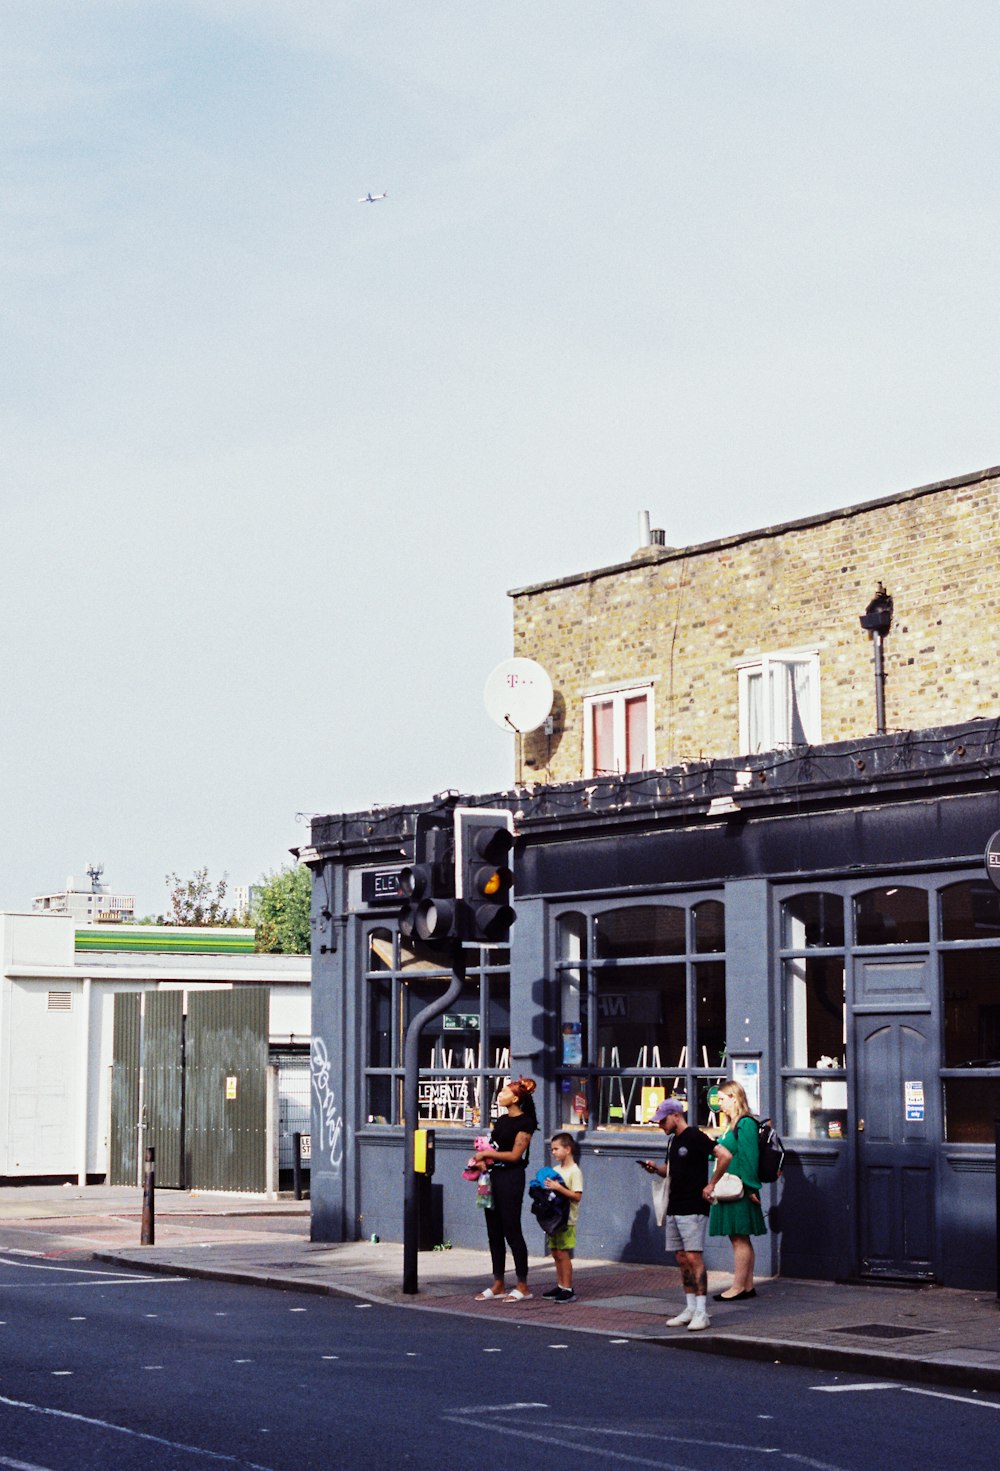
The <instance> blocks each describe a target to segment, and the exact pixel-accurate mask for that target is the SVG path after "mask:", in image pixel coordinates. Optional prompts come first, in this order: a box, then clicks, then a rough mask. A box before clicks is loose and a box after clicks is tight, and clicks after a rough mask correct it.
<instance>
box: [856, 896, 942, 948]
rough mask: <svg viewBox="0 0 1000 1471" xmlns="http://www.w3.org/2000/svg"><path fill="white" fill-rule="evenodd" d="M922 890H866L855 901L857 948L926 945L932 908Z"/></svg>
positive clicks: (928, 938)
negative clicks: (862, 946) (864, 946)
mask: <svg viewBox="0 0 1000 1471" xmlns="http://www.w3.org/2000/svg"><path fill="white" fill-rule="evenodd" d="M927 897H928V896H927V893H926V891H925V890H923V889H909V888H900V887H895V888H885V889H866V890H865V891H864V892H863V893H861V894H857V895H855V899H854V942H855V944H856V945H926V944H927V943H928V941H929V940H930V923H929V906H928V902H927Z"/></svg>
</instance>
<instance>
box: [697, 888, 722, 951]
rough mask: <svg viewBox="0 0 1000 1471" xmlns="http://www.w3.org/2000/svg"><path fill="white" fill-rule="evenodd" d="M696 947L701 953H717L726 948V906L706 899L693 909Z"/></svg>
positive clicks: (715, 900)
mask: <svg viewBox="0 0 1000 1471" xmlns="http://www.w3.org/2000/svg"><path fill="white" fill-rule="evenodd" d="M691 919H692V922H693V924H694V948H695V951H696V952H697V954H699V955H717V954H719V953H720V952H721V951H723V950H725V948H726V906H725V905H724V904H720V903H719V901H718V899H706V900H705V902H704V904H696V905H695V906H694V908H693V909H692V910H691Z"/></svg>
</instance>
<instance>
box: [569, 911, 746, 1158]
mask: <svg viewBox="0 0 1000 1471" xmlns="http://www.w3.org/2000/svg"><path fill="white" fill-rule="evenodd" d="M555 937H556V946H555V949H556V956H557V961H556V970H557V975H558V982H559V1005H560V1016H559V1026H560V1044H561V1049H560V1058H559V1062H560V1093H561V1097H562V1100H563V1109H562V1122H563V1123H564V1124H567V1125H572V1124H575V1125H577V1126H579V1125H580V1124H583V1123H589V1124H590V1126H591V1127H596V1128H605V1129H626V1128H634V1127H637V1126H639V1127H641V1126H643V1125H647V1124H648V1122H649V1116H650V1115H651V1114H652V1112H653V1110H654V1109H655V1107H656V1104H657V1103H659V1102H662V1100H663V1098H665V1097H671V1096H672V1097H676V1098H679V1099H681V1100H682V1101H683V1102H684V1103H685V1106H686V1107H687V1110H688V1115H689V1117H690V1118H691V1120H692V1122H698V1123H701V1124H704V1125H711V1124H712V1123H714V1122H715V1118H714V1115H713V1114H712V1113H711V1111H710V1109H709V1107H708V1094H709V1091H710V1089H711V1088H712V1087H713V1086H714V1085H715V1084H716V1083H718V1082H719V1081H721V1079H722V1077H723V1075H724V1066H725V1063H724V1059H725V1050H726V967H725V911H724V907H723V905H722V904H721V903H720V902H719V901H718V900H714V899H704V898H699V899H697V900H694V901H692V900H691V899H688V898H684V899H683V900H679V899H673V898H672V899H671V900H670V901H664V902H662V903H649V902H644V903H640V904H629V905H624V904H623V905H617V906H615V907H613V908H608V909H597V910H595V911H593V912H592V913H590V914H589V915H588V914H584V913H582V912H580V911H577V910H570V911H565V912H564V913H562V914H560V915H558V916H557V918H556V926H555Z"/></svg>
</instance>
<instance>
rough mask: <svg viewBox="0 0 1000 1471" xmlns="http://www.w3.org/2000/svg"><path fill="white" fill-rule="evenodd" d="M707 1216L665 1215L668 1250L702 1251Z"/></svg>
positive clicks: (703, 1248) (706, 1229)
mask: <svg viewBox="0 0 1000 1471" xmlns="http://www.w3.org/2000/svg"><path fill="white" fill-rule="evenodd" d="M707 1235H708V1217H707V1216H667V1250H668V1251H704V1250H705V1238H706V1236H707Z"/></svg>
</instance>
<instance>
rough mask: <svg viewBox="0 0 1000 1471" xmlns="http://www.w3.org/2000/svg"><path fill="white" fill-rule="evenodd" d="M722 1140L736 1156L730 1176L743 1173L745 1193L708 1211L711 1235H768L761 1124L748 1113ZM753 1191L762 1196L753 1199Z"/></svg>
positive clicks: (732, 1161) (715, 1205) (733, 1159)
mask: <svg viewBox="0 0 1000 1471" xmlns="http://www.w3.org/2000/svg"><path fill="white" fill-rule="evenodd" d="M719 1143H720V1144H721V1145H722V1147H723V1149H728V1150H729V1152H730V1154H731V1155H732V1156H733V1157H732V1159H731V1160H730V1161H729V1169H728V1171H727V1173H728V1174H730V1175H739V1177H740V1179H741V1180H742V1181H743V1194H742V1195H741V1196H740V1198H739V1200H720V1201H717V1202H713V1204H712V1209H711V1210H710V1211H709V1213H708V1234H709V1235H710V1236H766V1235H767V1226H766V1224H765V1222H764V1212H763V1211H762V1210H761V1208H760V1200H759V1196H760V1175H759V1174H758V1173H757V1172H758V1170H759V1168H760V1148H759V1145H758V1143H757V1125H756V1123H755V1121H754V1120H753V1119H752V1118H751V1117H750V1115H749V1114H744V1116H743V1118H741V1119H740V1120H739V1122H738V1123H737V1125H736V1128H735V1130H733V1129H727V1130H726V1132H725V1133H724V1134H723V1135H722V1137H721V1139H720V1140H719ZM750 1192H753V1194H754V1195H756V1196H757V1197H758V1199H757V1200H751V1199H750Z"/></svg>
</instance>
